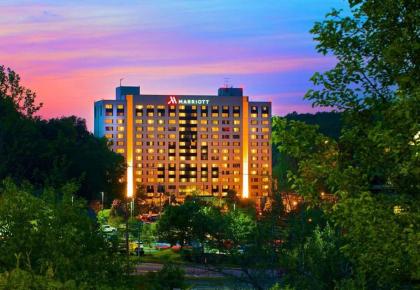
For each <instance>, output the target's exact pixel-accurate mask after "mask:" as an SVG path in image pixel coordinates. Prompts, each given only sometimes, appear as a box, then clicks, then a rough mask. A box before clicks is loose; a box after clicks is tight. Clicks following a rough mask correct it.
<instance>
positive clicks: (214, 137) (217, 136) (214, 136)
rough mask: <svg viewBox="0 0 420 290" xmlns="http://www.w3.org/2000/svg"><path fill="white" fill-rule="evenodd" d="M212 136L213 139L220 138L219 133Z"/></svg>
mask: <svg viewBox="0 0 420 290" xmlns="http://www.w3.org/2000/svg"><path fill="white" fill-rule="evenodd" d="M211 138H212V139H219V135H217V134H213V135H211Z"/></svg>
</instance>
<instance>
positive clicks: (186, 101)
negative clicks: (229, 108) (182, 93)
mask: <svg viewBox="0 0 420 290" xmlns="http://www.w3.org/2000/svg"><path fill="white" fill-rule="evenodd" d="M167 101H168V105H177V104H181V105H208V104H209V103H210V100H209V99H188V98H178V97H176V96H169V97H168V100H167Z"/></svg>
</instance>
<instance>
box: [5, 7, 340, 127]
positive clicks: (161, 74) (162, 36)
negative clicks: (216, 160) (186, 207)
mask: <svg viewBox="0 0 420 290" xmlns="http://www.w3.org/2000/svg"><path fill="white" fill-rule="evenodd" d="M345 4H346V3H345V1H342V0H322V1H319V0H275V1H263V0H258V1H257V0H253V1H239V0H238V1H230V0H212V1H201V0H189V1H187V0H180V1H176V0H153V1H152V0H150V1H147V0H143V1H105V0H102V1H100V0H95V1H89V0H84V1H79V0H73V1H57V0H54V1H52V0H51V1H22V0H1V1H0V64H3V65H5V66H6V67H10V68H12V69H14V70H15V71H16V72H18V73H19V74H20V75H21V77H22V81H23V84H24V85H25V86H26V87H29V88H31V89H33V90H35V91H36V92H37V93H38V99H39V101H42V102H44V107H43V108H42V111H41V115H42V116H43V117H45V118H50V117H60V116H66V115H77V116H80V117H82V118H85V119H86V120H87V123H88V128H89V129H92V120H93V102H94V101H95V100H100V99H107V98H114V94H115V93H114V92H115V87H116V86H117V85H118V84H119V79H120V78H124V80H123V85H140V86H141V91H142V92H143V93H145V94H153V93H159V94H212V95H214V94H216V93H217V88H218V87H220V86H223V84H224V82H225V78H229V83H230V85H232V86H238V87H243V88H244V92H245V94H246V95H249V96H250V97H251V99H252V100H270V101H272V102H273V113H274V114H279V115H284V114H287V113H289V112H293V111H298V112H313V111H315V110H316V109H313V108H311V105H310V103H308V102H306V101H303V100H302V97H303V95H304V93H305V92H306V90H307V89H308V88H310V87H311V83H310V81H309V78H310V76H311V75H312V74H313V72H315V71H323V70H325V69H327V68H329V67H331V66H332V65H333V64H334V58H332V57H331V56H327V57H324V56H322V55H319V54H317V53H316V51H315V45H316V43H315V42H313V40H312V36H311V35H310V33H309V30H310V28H311V27H312V25H313V23H314V22H315V21H317V20H322V19H323V17H324V15H325V14H326V13H327V12H329V11H330V9H331V8H333V7H335V8H343V7H345Z"/></svg>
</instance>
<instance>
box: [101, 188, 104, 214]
mask: <svg viewBox="0 0 420 290" xmlns="http://www.w3.org/2000/svg"><path fill="white" fill-rule="evenodd" d="M101 200H102V203H101V210H104V192H103V191H101Z"/></svg>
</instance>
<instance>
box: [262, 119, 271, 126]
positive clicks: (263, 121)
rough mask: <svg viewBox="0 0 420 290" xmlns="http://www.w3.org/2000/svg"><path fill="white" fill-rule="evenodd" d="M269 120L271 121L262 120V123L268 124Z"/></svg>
mask: <svg viewBox="0 0 420 290" xmlns="http://www.w3.org/2000/svg"><path fill="white" fill-rule="evenodd" d="M268 122H269V121H268V120H262V121H261V124H263V125H268Z"/></svg>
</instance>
